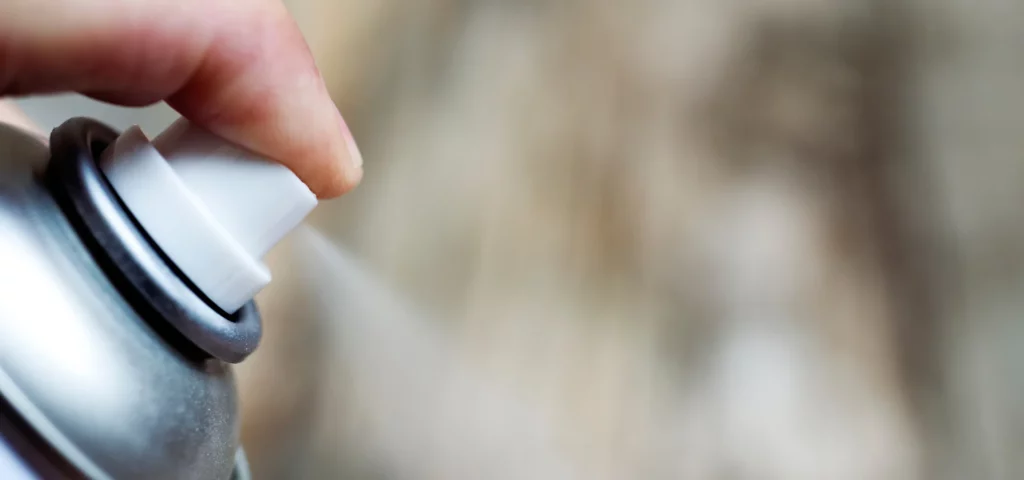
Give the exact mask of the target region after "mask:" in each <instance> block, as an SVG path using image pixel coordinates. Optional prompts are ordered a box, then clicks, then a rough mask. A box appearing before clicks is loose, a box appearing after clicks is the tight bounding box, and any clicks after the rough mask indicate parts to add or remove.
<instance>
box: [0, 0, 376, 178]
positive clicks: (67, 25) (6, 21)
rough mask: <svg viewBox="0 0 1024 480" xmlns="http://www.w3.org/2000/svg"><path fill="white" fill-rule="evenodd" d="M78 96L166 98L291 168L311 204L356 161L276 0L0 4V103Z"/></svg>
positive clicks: (358, 165)
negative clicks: (14, 98) (310, 192)
mask: <svg viewBox="0 0 1024 480" xmlns="http://www.w3.org/2000/svg"><path fill="white" fill-rule="evenodd" d="M54 92H79V93H83V94H85V95H88V96H90V97H93V98H96V99H99V100H103V101H107V102H111V103H115V104H119V105H126V106H142V105H147V104H151V103H155V102H160V101H166V102H167V104H168V105H170V106H171V107H172V108H174V109H175V110H177V111H178V112H179V113H181V114H182V116H184V117H186V118H188V119H189V120H190V121H192V122H193V123H195V124H198V125H201V126H203V127H206V128H207V129H209V130H210V131H212V132H214V133H216V134H218V135H220V136H222V137H224V138H226V139H228V140H230V141H232V142H235V143H237V144H239V145H241V146H244V147H246V148H249V149H250V150H253V151H255V152H257V153H260V154H262V155H263V156H265V157H267V158H270V159H272V160H275V161H278V162H281V163H282V164H284V165H285V166H287V167H289V168H291V169H292V170H293V171H294V172H295V173H296V174H297V175H298V176H299V178H301V179H302V180H303V181H304V182H306V184H307V185H309V187H310V189H311V190H313V192H314V193H316V194H317V195H318V196H319V197H320V198H332V197H336V196H339V195H342V194H344V193H346V192H347V191H349V190H351V189H352V188H354V187H355V186H356V185H357V184H358V183H359V181H360V179H361V178H362V174H363V169H362V157H361V156H360V154H359V150H358V149H357V148H356V145H355V142H354V141H353V140H352V135H351V133H350V132H349V129H348V127H347V126H346V124H345V121H344V120H343V119H342V117H341V115H340V114H339V113H338V111H337V109H336V108H335V106H334V103H333V102H332V101H331V98H330V97H329V95H328V93H327V88H326V86H325V84H324V81H323V78H321V76H320V72H319V70H318V69H317V67H316V65H315V63H314V61H313V57H312V55H311V54H310V51H309V48H308V46H307V45H306V42H305V41H304V40H303V38H302V35H301V34H300V33H299V30H298V28H297V26H296V25H295V22H294V21H293V20H292V18H291V17H290V16H289V15H288V12H287V11H286V10H285V8H284V7H283V6H282V5H281V4H280V3H279V1H278V0H2V1H0V121H3V122H5V123H12V124H15V125H17V126H20V127H22V128H28V129H35V130H36V131H38V127H35V126H34V125H33V124H32V122H31V120H29V119H28V118H27V117H25V115H24V114H23V113H21V112H20V111H18V109H17V108H16V107H14V106H13V105H12V104H11V103H10V102H9V101H5V100H3V98H2V97H9V96H17V95H29V94H40V93H54Z"/></svg>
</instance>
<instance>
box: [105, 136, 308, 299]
mask: <svg viewBox="0 0 1024 480" xmlns="http://www.w3.org/2000/svg"><path fill="white" fill-rule="evenodd" d="M100 167H101V169H102V170H103V173H104V174H105V175H106V177H107V180H108V181H109V182H110V184H111V185H112V186H113V188H114V190H115V191H116V192H117V194H118V196H120V197H121V200H122V201H123V202H124V204H125V205H126V206H127V207H128V209H129V210H130V211H131V213H132V215H134V216H135V218H136V219H137V220H138V221H139V223H140V224H141V225H142V227H143V228H145V229H146V233H147V234H149V236H150V237H151V238H152V239H153V241H154V242H156V243H157V245H159V247H160V249H161V250H163V252H164V253H165V254H166V255H167V256H168V257H170V259H171V261H173V262H174V264H175V265H176V266H177V267H178V269H180V270H181V271H182V272H183V273H184V274H185V275H186V276H187V277H188V279H189V280H190V281H191V282H192V283H193V284H195V285H196V287H198V288H199V289H200V290H202V291H203V293H204V294H205V295H206V296H207V297H208V298H209V299H210V300H212V301H213V302H214V303H216V304H217V306H219V307H220V308H221V309H223V310H224V311H226V312H235V311H237V310H238V309H239V308H241V307H242V306H243V305H245V303H246V302H248V301H249V300H251V299H252V298H253V297H254V296H255V295H256V293H257V292H259V291H260V290H261V289H263V287H265V286H266V285H267V284H268V283H270V272H269V271H268V270H267V268H266V266H264V265H263V262H262V258H263V256H264V255H265V254H266V253H267V251H268V250H270V248H271V247H273V246H274V244H276V243H277V242H278V241H280V240H281V239H282V238H283V237H284V236H285V235H286V234H287V233H288V232H289V231H291V230H292V229H294V228H295V227H296V226H298V224H299V223H300V222H301V221H302V219H303V218H305V217H306V215H307V214H309V212H310V211H311V210H313V207H315V206H316V204H317V200H316V196H315V195H313V193H312V192H310V191H309V188H307V187H306V185H305V184H304V183H302V181H301V180H299V179H298V177H296V176H295V174H293V173H292V172H291V170H289V169H288V168H286V167H284V166H282V165H280V164H277V163H274V162H270V161H268V160H266V159H264V158H262V157H260V156H258V155H256V154H254V153H252V152H249V151H247V150H245V149H242V148H240V147H238V146H235V145H232V144H230V143H228V142H227V141H225V140H223V139H221V138H219V137H217V136H215V135H213V134H211V133H210V132H208V131H206V130H204V129H202V128H199V127H197V126H195V125H192V124H190V123H189V122H188V121H186V120H184V119H181V120H178V121H177V122H175V123H174V124H172V125H171V126H170V127H169V128H168V129H167V130H165V131H164V132H163V133H162V134H160V135H159V136H158V137H157V138H156V139H155V140H154V141H153V142H152V143H151V142H150V141H149V139H148V138H146V135H145V134H143V133H142V130H140V129H139V127H132V128H129V129H128V130H126V131H125V132H124V133H123V134H121V136H120V137H118V138H117V140H116V141H115V142H114V144H113V145H112V146H111V147H110V148H108V149H107V151H106V152H105V153H104V155H103V159H102V160H101V162H100Z"/></svg>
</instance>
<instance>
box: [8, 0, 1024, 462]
mask: <svg viewBox="0 0 1024 480" xmlns="http://www.w3.org/2000/svg"><path fill="white" fill-rule="evenodd" d="M288 3H289V8H290V9H291V10H292V12H293V13H294V14H295V16H296V18H297V20H298V22H299V23H300V25H301V26H302V28H303V30H304V32H305V33H306V35H307V38H308V40H309V41H310V43H311V45H312V49H313V51H314V54H315V55H316V56H317V59H318V63H319V65H320V66H321V68H322V70H323V72H324V74H325V76H326V77H327V79H328V82H329V84H330V86H331V88H332V91H333V95H334V98H335V99H336V101H337V103H338V105H339V108H340V109H341V111H342V113H343V114H344V115H345V116H346V118H347V119H348V120H349V122H350V124H351V126H352V129H353V131H354V132H355V136H356V138H357V139H358V141H359V144H360V146H361V148H362V150H363V154H364V156H365V158H366V166H365V170H366V176H365V181H364V184H363V185H362V186H361V187H360V188H359V189H358V190H356V191H355V192H354V193H352V194H350V195H348V196H346V197H345V198H343V199H340V200H337V201H332V202H327V203H325V204H322V205H321V207H320V208H318V210H317V211H316V212H315V213H314V215H313V218H312V219H311V220H310V221H309V224H310V227H311V228H309V229H307V230H305V231H300V232H299V233H298V234H296V235H294V236H293V237H292V238H291V239H289V240H288V241H287V242H286V244H284V245H282V246H281V247H280V248H278V249H277V250H275V251H274V252H273V254H272V258H271V259H270V264H271V266H272V268H273V270H274V273H275V283H274V284H273V285H272V287H271V288H270V289H268V291H266V292H264V294H262V296H261V298H260V299H259V300H260V304H261V307H262V308H263V310H264V313H265V317H266V320H265V322H266V335H265V336H264V345H263V346H262V347H261V349H260V350H259V351H258V352H257V353H256V354H255V355H254V356H253V357H252V358H251V359H250V360H249V361H247V362H246V363H245V364H243V365H242V367H241V368H240V371H239V377H240V384H241V388H242V402H243V410H244V425H243V429H242V435H243V440H244V442H245V446H246V448H247V451H248V454H249V458H250V460H251V462H252V463H253V469H254V473H255V476H256V478H266V479H277V478H289V479H297V478H310V479H313V478H316V479H319V478H338V479H352V480H391V479H394V480H405V479H410V480H421V479H426V480H431V479H438V480H442V479H443V480H480V479H488V480H500V479H529V480H534V479H536V480H548V479H552V480H561V479H587V480H591V479H595V480H600V479H608V480H613V479H616V480H617V479H624V480H632V479H651V480H660V479H725V480H734V479H735V480H739V479H758V480H774V479H780V480H782V479H785V480H803V479H808V480H810V479H814V480H820V479H838V480H841V479H946V478H948V479H963V478H971V479H1017V478H1022V477H1024V457H1022V456H1021V455H1020V454H1019V450H1020V449H1021V448H1022V447H1024V408H1021V407H1024V375H1022V374H1021V368H1020V365H1021V364H1022V362H1024V354H1021V353H1019V352H1022V351H1024V321H1021V316H1022V315H1024V214H1022V212H1021V210H1022V207H1024V93H1022V92H1024V89H1022V86H1024V55H1022V54H1021V51H1020V50H1021V48H1022V47H1024V2H1019V1H1011V0H860V1H858V0H761V1H745V0H728V1H716V0H637V1H626V0H621V1H614V0H561V1H551V2H538V1H518V2H513V1H505V2H500V1H492V0H460V1H454V0H421V1H419V2H402V1H398V0H365V1H360V0H291V1H290V2H288ZM22 105H23V106H24V107H25V109H26V110H27V111H28V112H29V114H30V115H31V116H33V117H34V118H35V119H37V120H38V121H39V122H41V123H42V124H43V125H44V126H47V127H52V126H54V125H56V124H58V123H60V122H61V121H63V120H64V119H65V118H67V117H68V116H71V115H82V114H85V115H92V116H95V117H98V118H100V119H103V120H105V121H107V122H109V123H111V124H113V125H115V126H117V127H120V128H124V127H127V126H129V125H132V124H141V125H142V126H143V128H144V130H146V131H147V132H149V133H151V134H152V133H154V132H157V131H159V129H161V128H162V127H163V126H164V125H166V124H168V123H169V122H170V121H171V120H172V119H173V118H174V115H173V112H171V111H170V110H169V109H167V108H166V107H164V106H156V107H151V108H147V109H140V110H128V109H119V108H114V107H108V106H103V105H100V104H97V103H95V102H92V101H89V100H85V99H82V98H80V97H74V96H60V97H50V98H35V99H28V100H25V101H23V102H22Z"/></svg>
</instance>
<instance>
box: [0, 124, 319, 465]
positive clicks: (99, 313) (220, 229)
mask: <svg viewBox="0 0 1024 480" xmlns="http://www.w3.org/2000/svg"><path fill="white" fill-rule="evenodd" d="M315 205H316V197H315V196H314V195H313V194H312V193H311V192H310V191H309V189H308V188H306V186H305V185H304V184H303V183H302V182H301V181H299V179H298V178H296V177H295V176H294V175H293V174H292V173H291V172H290V171H289V170H288V169H287V168H285V167H283V166H280V165H278V164H275V163H272V162H269V161H266V160H264V159H261V158H258V157H257V156H256V155H254V154H252V153H251V152H248V151H246V150H244V149H241V148H238V147H236V146H233V145H231V144H228V143H227V142H225V141H224V140H222V139H220V138H218V137H216V136H214V135H212V134H210V133H209V132H207V131H205V130H203V129H201V128H199V127H197V126H195V125H192V124H190V123H189V122H187V121H185V120H179V121H177V122H176V123H174V124H172V125H171V127H170V128H168V129H167V130H166V131H164V132H163V133H162V134H160V135H159V136H157V137H155V138H154V139H153V140H152V141H150V140H149V138H147V137H146V136H145V135H144V134H143V133H142V131H141V130H139V129H138V128H137V127H133V128H130V129H128V130H126V131H125V132H123V133H118V132H115V131H114V130H112V129H111V128H109V127H107V126H105V125H103V124H101V123H99V122H97V121H95V120H90V119H85V118H76V119H72V120H69V121H68V122H66V123H64V124H63V125H61V126H60V127H58V128H57V129H55V130H54V131H53V133H52V134H51V136H50V141H49V145H47V144H46V143H45V142H43V141H41V139H38V138H36V137H34V136H33V135H30V134H27V133H24V132H21V131H18V130H15V129H14V128H12V127H6V126H2V125H0V478H2V479H5V480H21V479H35V478H39V479H50V478H58V479H60V478H92V479H100V480H102V479H147V480H155V479H204V480H205V479H229V478H239V479H241V478H247V477H248V472H247V467H246V463H245V457H244V454H243V453H242V450H241V447H240V445H239V420H238V399H237V393H236V388H235V384H234V377H233V375H232V370H231V366H230V365H231V364H233V363H238V362H240V361H242V360H243V359H245V358H246V356H248V355H249V354H250V353H252V352H253V350H254V349H255V348H256V346H257V345H258V343H259V340H260V335H261V320H260V316H259V313H258V312H257V310H256V307H255V304H254V303H253V302H252V298H253V296H254V295H255V294H256V293H257V292H258V291H259V290H260V289H261V288H263V287H264V286H265V285H267V283H268V282H269V281H270V274H269V272H268V271H267V269H266V267H265V266H264V265H263V263H262V261H261V258H262V257H263V255H264V254H265V253H266V252H267V250H269V249H270V247H272V246H273V245H274V244H275V243H277V242H278V241H279V240H280V239H281V238H282V237H283V236H284V235H285V234H286V233H287V232H288V231H290V230H291V229H293V228H294V227H295V226H296V225H298V223H299V222H300V221H301V220H302V218H304V217H305V216H306V215H307V214H308V213H309V212H310V210H312V209H313V207H314V206H315Z"/></svg>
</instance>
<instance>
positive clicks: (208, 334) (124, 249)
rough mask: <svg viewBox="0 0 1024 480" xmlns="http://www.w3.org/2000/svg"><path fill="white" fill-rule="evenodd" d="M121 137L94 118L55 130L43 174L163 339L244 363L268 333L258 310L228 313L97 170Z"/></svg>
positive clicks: (82, 234)
mask: <svg viewBox="0 0 1024 480" xmlns="http://www.w3.org/2000/svg"><path fill="white" fill-rule="evenodd" d="M117 137H118V133H117V132H116V131H114V130H113V129H111V128H110V127H108V126H106V125H104V124H102V123H100V122H97V121H95V120H92V119H88V118H73V119H71V120H68V121H67V122H64V124H62V125H61V126H59V127H57V128H56V129H54V131H53V133H51V134H50V163H49V165H48V166H47V168H46V172H45V181H46V183H47V186H48V188H49V189H50V192H51V193H52V195H53V197H54V199H56V201H57V203H58V204H59V205H60V208H61V210H63V211H64V214H65V215H66V216H67V217H68V220H69V221H70V222H71V224H72V225H73V226H74V228H75V230H76V231H77V233H78V235H79V236H80V237H81V239H82V240H83V242H84V243H85V244H86V246H87V247H88V248H89V250H90V252H91V253H92V255H93V258H94V259H95V260H96V262H97V263H99V265H100V266H101V267H102V268H103V270H104V271H105V272H106V273H107V276H108V277H109V278H110V279H111V281H112V282H113V283H114V285H115V286H116V287H117V288H118V290H119V291H120V292H121V294H122V295H123V296H124V297H125V298H126V299H127V300H128V302H129V303H130V304H131V305H132V307H133V308H135V309H136V311H138V313H139V315H140V316H141V317H142V318H144V319H147V321H149V323H150V325H152V326H153V327H154V329H156V330H157V331H159V332H160V333H161V334H163V336H164V338H165V339H167V340H168V341H169V342H170V343H172V344H174V345H175V346H176V347H177V348H178V349H179V350H181V351H182V352H183V353H185V354H191V355H193V356H194V355H197V354H198V355H200V356H204V357H214V358H217V359H220V360H223V361H225V362H229V363H238V362H241V361H242V360H244V359H245V358H246V357H247V356H249V354H250V353H252V352H253V351H254V350H256V347H257V346H258V345H259V341H260V336H261V335H262V321H261V319H260V315H259V312H258V311H257V309H256V304H255V303H254V302H252V301H250V302H249V303H247V304H245V305H244V306H243V307H242V308H241V309H240V310H238V311H237V312H234V313H230V314H229V313H227V312H224V311H223V310H221V309H220V308H218V307H217V306H216V305H215V304H214V303H213V302H212V301H211V300H210V299H209V298H207V297H206V296H205V295H204V294H203V292H202V291H200V290H199V289H198V288H197V287H196V286H195V285H193V284H192V282H190V281H189V280H188V278H187V277H186V276H185V275H184V274H183V273H182V272H181V271H180V270H179V269H178V268H177V267H176V266H175V265H174V262H172V261H171V260H170V259H169V258H168V257H167V255H165V254H164V253H163V252H162V251H161V250H160V247H159V246H157V245H156V243H155V242H153V240H152V239H151V238H149V236H148V235H147V234H146V231H145V229H144V228H142V226H141V225H140V224H139V223H138V221H137V220H136V219H135V218H134V216H132V214H131V212H130V211H129V210H128V209H127V208H125V206H124V204H123V203H122V202H121V199H120V198H119V197H118V195H117V193H116V192H115V191H114V189H113V188H112V187H111V186H110V184H109V183H108V182H107V179H106V177H104V175H103V173H102V171H101V170H100V168H99V165H98V162H99V160H100V155H101V154H102V152H103V150H104V149H106V147H107V146H108V145H110V144H111V143H113V141H114V140H115V139H116V138H117ZM168 325H169V326H171V327H173V329H168V328H166V327H167V326H168ZM171 330H173V331H171ZM182 340H185V341H184V342H183V341H182Z"/></svg>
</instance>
